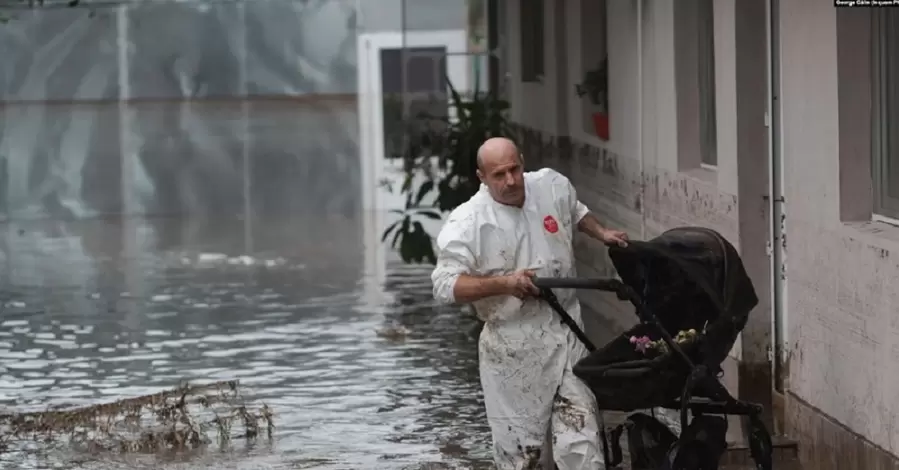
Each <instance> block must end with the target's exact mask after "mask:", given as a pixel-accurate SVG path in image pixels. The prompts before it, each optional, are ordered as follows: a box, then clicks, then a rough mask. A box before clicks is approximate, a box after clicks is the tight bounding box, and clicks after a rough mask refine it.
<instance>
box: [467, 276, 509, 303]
mask: <svg viewBox="0 0 899 470" xmlns="http://www.w3.org/2000/svg"><path fill="white" fill-rule="evenodd" d="M508 294H509V279H508V278H507V277H506V276H472V275H470V274H460V275H459V277H457V278H456V282H455V284H454V285H453V297H454V298H455V301H456V303H461V304H467V303H471V302H476V301H478V300H481V299H484V298H487V297H493V296H497V295H508Z"/></svg>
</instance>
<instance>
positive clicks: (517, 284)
mask: <svg viewBox="0 0 899 470" xmlns="http://www.w3.org/2000/svg"><path fill="white" fill-rule="evenodd" d="M536 274H537V273H535V272H534V271H531V270H529V269H525V270H523V271H517V272H514V273H512V274H509V275H507V276H504V280H505V284H506V290H507V292H508V295H512V296H515V297H518V298H519V299H524V298H526V297H535V296H537V295H540V289H538V288H537V286H535V285H534V283H533V282H532V281H531V278H532V277H534V276H535V275H536Z"/></svg>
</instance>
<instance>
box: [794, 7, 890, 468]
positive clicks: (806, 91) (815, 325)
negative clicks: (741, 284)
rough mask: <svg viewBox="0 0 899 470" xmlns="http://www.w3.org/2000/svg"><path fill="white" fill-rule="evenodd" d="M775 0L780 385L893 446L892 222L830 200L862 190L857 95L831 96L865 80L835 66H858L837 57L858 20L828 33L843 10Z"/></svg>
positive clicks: (859, 48) (863, 130)
mask: <svg viewBox="0 0 899 470" xmlns="http://www.w3.org/2000/svg"><path fill="white" fill-rule="evenodd" d="M781 5H782V7H781V8H782V19H781V21H782V23H781V32H782V54H783V61H782V86H783V96H782V109H783V115H782V116H783V152H784V153H783V155H784V162H785V167H786V168H785V175H784V179H785V189H786V200H787V204H788V206H789V215H788V220H787V233H788V242H789V244H790V247H789V250H790V261H789V265H788V272H787V283H788V288H789V289H790V295H789V305H788V308H789V335H790V339H791V342H790V346H791V350H792V351H791V362H790V390H791V392H792V393H793V394H795V395H796V396H798V397H799V398H801V399H802V400H804V401H806V402H808V403H810V404H811V405H812V406H814V407H816V408H818V409H820V410H821V411H823V412H824V413H825V414H827V415H829V416H830V417H832V418H834V419H836V420H837V421H839V422H840V423H841V424H842V425H844V426H846V427H848V428H849V429H850V430H852V431H854V432H856V433H858V434H860V435H861V436H863V437H865V438H867V439H868V440H870V441H872V442H873V443H874V444H876V445H878V446H881V447H882V448H884V449H886V450H887V451H889V452H891V453H893V454H894V455H896V454H899V432H897V428H896V426H897V424H899V400H897V399H896V391H897V390H899V379H897V377H899V290H897V289H896V285H897V279H899V263H897V262H896V259H897V258H899V227H896V226H892V225H889V224H885V223H881V222H865V221H864V220H860V221H859V220H856V221H854V222H853V221H844V220H841V210H840V206H841V201H842V202H843V203H846V202H847V201H846V200H845V199H847V198H850V199H852V200H856V199H865V198H867V199H868V200H870V194H869V192H870V189H865V186H864V184H862V183H863V180H857V181H855V182H853V181H852V180H851V178H847V174H846V172H847V171H848V170H852V168H853V167H854V166H859V167H863V165H865V164H868V162H867V161H866V160H869V159H870V155H869V153H868V152H866V151H865V149H863V145H862V146H861V147H860V146H854V147H853V146H852V145H848V146H847V145H846V144H847V143H849V141H852V140H854V139H868V138H869V136H870V128H868V127H867V126H865V125H864V123H863V121H864V119H856V118H855V116H853V114H852V113H853V110H852V109H851V108H852V107H853V106H854V105H853V103H855V102H857V101H858V100H850V101H848V102H843V103H842V104H841V101H840V97H839V96H840V93H841V91H843V92H845V91H847V90H851V89H852V88H853V87H857V86H860V85H863V84H864V83H863V81H862V80H863V79H862V80H859V79H856V80H845V81H844V80H841V77H840V76H841V74H844V73H847V72H851V71H849V70H846V69H843V67H847V68H852V69H862V70H864V68H863V66H860V65H858V64H846V65H843V64H840V63H839V62H838V60H837V58H838V55H837V54H838V45H839V44H840V42H841V41H852V40H855V39H861V40H862V42H864V28H865V23H864V22H862V24H861V28H862V29H861V30H859V31H854V32H852V33H850V34H846V36H839V37H838V34H837V24H838V15H844V14H853V12H848V11H845V10H849V9H835V8H834V7H833V4H832V2H830V1H828V0H815V1H806V2H791V1H783V2H781ZM852 10H855V9H852ZM857 13H858V12H856V13H855V14H857ZM838 39H839V40H838ZM846 47H847V50H848V51H849V55H850V56H857V57H862V58H864V57H866V54H867V53H868V52H867V51H866V50H865V49H864V47H865V46H864V44H856V45H852V44H848V45H846ZM857 57H856V58H857ZM853 60H855V59H853ZM861 105H862V106H863V107H864V106H867V107H869V106H870V104H866V103H864V102H863V101H862V102H861ZM861 112H862V114H861V115H860V116H862V117H864V113H865V110H864V109H862V110H861ZM841 160H842V162H841ZM841 163H842V164H844V165H846V166H844V168H842V170H841ZM841 173H842V175H841ZM865 173H867V174H865ZM848 176H851V175H848ZM858 177H859V178H866V177H870V173H868V172H867V171H862V172H861V174H860V175H858ZM849 202H851V201H849Z"/></svg>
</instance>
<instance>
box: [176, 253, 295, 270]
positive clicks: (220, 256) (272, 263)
mask: <svg viewBox="0 0 899 470" xmlns="http://www.w3.org/2000/svg"><path fill="white" fill-rule="evenodd" d="M181 264H183V265H185V266H186V265H196V266H219V265H225V264H230V265H232V266H264V267H266V268H275V267H278V266H284V265H286V264H287V260H286V259H284V258H282V257H280V256H279V257H277V258H271V259H261V258H255V257H253V256H249V255H240V256H228V255H226V254H224V253H200V254H199V255H197V256H196V257H195V258H192V257H190V256H182V257H181Z"/></svg>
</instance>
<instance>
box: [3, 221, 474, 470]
mask: <svg viewBox="0 0 899 470" xmlns="http://www.w3.org/2000/svg"><path fill="white" fill-rule="evenodd" d="M2 230H3V232H2V234H0V249H2V254H0V263H2V265H0V266H2V270H0V282H2V286H3V289H2V293H0V301H2V307H0V308H2V316H0V358H2V362H0V406H3V407H10V408H15V409H42V408H46V407H47V406H71V405H80V404H85V403H95V402H98V401H111V400H114V399H117V398H121V397H128V396H135V395H141V394H147V393H152V392H155V391H158V390H161V389H164V388H170V387H172V386H173V385H175V384H176V383H177V382H178V381H179V380H182V379H187V380H195V381H215V380H228V379H239V380H240V381H241V383H242V387H243V393H244V394H245V395H246V396H247V397H248V398H250V399H251V400H254V401H265V402H266V403H268V404H269V405H270V406H272V407H273V409H274V412H275V418H276V426H277V428H276V436H275V438H276V439H275V442H274V443H273V444H271V445H268V444H265V445H262V444H260V445H258V446H256V447H240V446H236V447H237V448H235V449H233V450H231V451H230V452H229V453H224V454H223V453H220V452H210V453H207V454H206V455H200V456H190V458H187V457H183V456H182V457H181V458H177V459H166V461H165V462H162V461H158V460H154V459H149V458H148V459H142V460H141V459H134V458H132V459H130V460H129V461H127V462H123V461H115V460H113V459H111V458H109V457H103V458H101V459H99V461H97V460H96V458H95V459H94V460H91V459H87V457H85V456H72V455H68V456H64V457H63V456H58V455H57V456H55V457H54V459H53V461H49V462H47V461H39V460H38V459H36V458H25V457H21V456H19V457H16V459H17V460H15V461H11V460H10V459H11V456H10V455H7V456H6V458H5V460H4V461H3V462H2V465H5V467H4V468H57V466H60V467H59V468H69V467H71V465H69V464H67V463H65V462H66V459H68V460H67V461H68V462H69V463H71V462H72V461H73V460H74V461H78V462H81V463H82V464H83V465H84V466H85V467H84V468H141V467H143V468H323V469H332V468H333V469H378V468H383V469H402V468H483V467H484V466H485V465H486V462H487V461H488V460H489V432H488V429H487V427H486V420H485V418H484V416H483V405H482V402H481V397H480V386H479V382H478V375H477V364H476V361H477V358H476V355H477V348H476V347H475V338H474V336H473V335H472V328H473V327H474V326H475V325H474V322H473V320H472V319H471V317H469V316H468V315H465V314H460V312H459V310H457V309H438V308H435V307H434V306H433V305H432V299H431V295H430V280H429V278H428V269H427V268H425V269H422V268H415V267H406V266H394V267H392V268H391V269H389V270H388V280H387V283H386V286H385V290H386V294H385V295H384V296H383V301H381V302H372V301H371V300H370V299H369V296H366V295H364V294H363V292H364V285H365V282H366V275H367V273H365V272H364V271H365V268H364V262H363V260H364V259H365V253H364V246H365V243H363V240H362V235H361V234H362V233H363V230H362V227H361V223H360V222H359V221H358V220H355V219H347V218H342V217H337V216H335V217H324V218H319V219H314V220H309V219H305V220H286V219H279V220H278V221H254V222H253V224H245V223H243V222H242V221H239V220H234V221H209V220H193V221H175V220H152V219H148V220H124V221H113V220H98V221H92V222H77V223H63V222H47V221H42V222H29V223H24V224H15V225H5V226H3V227H2ZM403 328H405V330H406V333H405V334H403V333H402V332H403ZM385 329H388V330H390V331H396V332H400V333H397V334H393V335H384V334H379V331H383V330H385ZM238 442H239V441H235V443H238Z"/></svg>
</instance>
